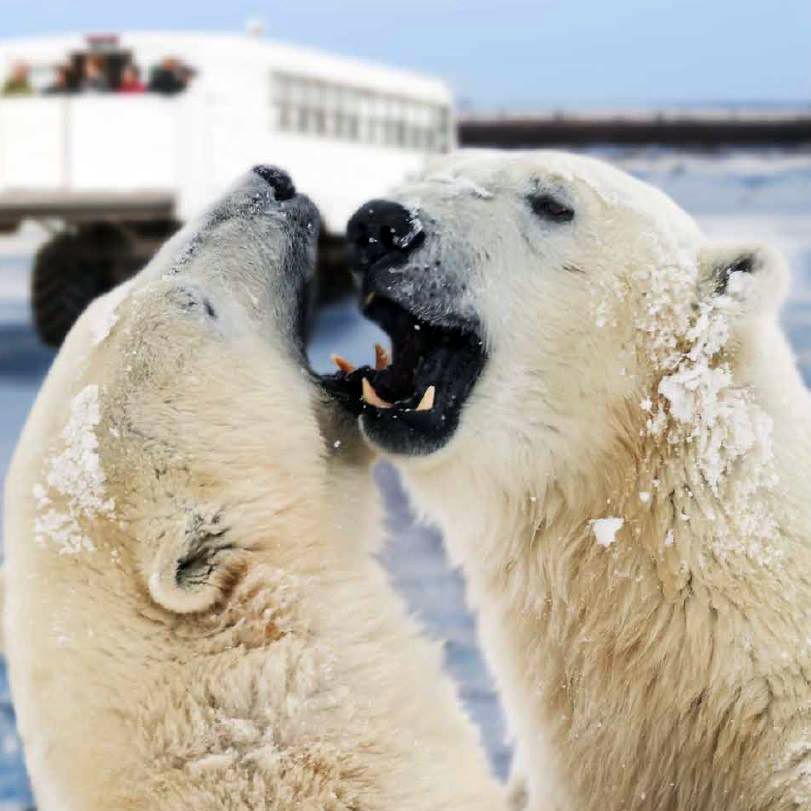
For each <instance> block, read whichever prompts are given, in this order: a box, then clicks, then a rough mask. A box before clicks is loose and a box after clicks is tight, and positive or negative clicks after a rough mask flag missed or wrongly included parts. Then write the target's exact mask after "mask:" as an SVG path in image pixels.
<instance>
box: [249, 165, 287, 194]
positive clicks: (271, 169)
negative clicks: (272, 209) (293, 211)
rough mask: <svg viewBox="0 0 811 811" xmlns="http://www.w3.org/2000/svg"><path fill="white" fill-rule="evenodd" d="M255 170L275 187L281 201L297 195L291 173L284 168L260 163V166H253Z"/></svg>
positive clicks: (275, 192)
mask: <svg viewBox="0 0 811 811" xmlns="http://www.w3.org/2000/svg"><path fill="white" fill-rule="evenodd" d="M253 171H254V172H256V174H257V175H259V177H261V178H262V180H264V181H265V182H266V183H267V184H268V185H269V186H270V187H271V188H272V189H273V193H274V194H275V196H276V199H277V200H278V201H279V202H280V203H281V202H282V201H283V200H291V199H292V198H293V197H295V196H296V187H295V186H294V185H293V181H292V180H291V179H290V175H288V174H287V172H285V171H284V170H283V169H279V168H278V167H277V166H267V165H266V164H263V163H260V164H259V166H254V167H253Z"/></svg>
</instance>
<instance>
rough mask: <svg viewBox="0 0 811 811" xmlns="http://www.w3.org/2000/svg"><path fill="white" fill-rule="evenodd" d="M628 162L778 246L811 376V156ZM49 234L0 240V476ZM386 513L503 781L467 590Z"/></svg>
mask: <svg viewBox="0 0 811 811" xmlns="http://www.w3.org/2000/svg"><path fill="white" fill-rule="evenodd" d="M600 154H601V155H602V156H604V157H609V158H610V159H611V160H614V161H615V162H616V163H618V164H619V165H620V166H622V167H624V168H626V169H627V170H629V171H631V172H633V173H634V174H637V175H638V176H640V177H642V178H643V179H645V180H648V181H649V182H651V183H654V184H655V185H658V186H660V187H661V188H663V189H664V190H665V191H667V192H668V193H670V194H671V195H672V196H673V197H675V198H676V200H677V201H678V202H679V203H681V204H682V205H683V206H684V207H685V208H687V209H688V210H689V211H690V212H692V213H693V214H694V215H695V216H696V217H698V219H699V221H700V222H701V224H702V226H703V227H704V229H705V231H706V232H707V233H708V235H710V236H712V237H717V238H730V239H760V240H764V241H766V242H769V243H771V244H772V245H774V246H776V247H778V248H780V249H781V250H782V251H783V252H784V253H785V254H786V255H787V256H788V258H789V261H790V264H791V267H792V270H793V273H794V280H793V287H792V294H791V298H790V301H789V303H788V305H787V306H786V309H785V312H784V323H785V325H786V329H787V330H788V332H789V334H790V336H791V340H792V343H793V346H794V348H795V351H796V353H797V355H798V357H799V359H800V362H801V364H802V365H803V370H804V373H805V375H806V379H807V380H811V151H808V152H799V151H797V152H791V153H789V152H785V151H768V152H767V151H734V152H719V153H708V154H700V155H698V154H690V153H681V152H678V151H673V150H654V149H645V150H635V151H627V150H602V151H601V152H600ZM39 239H41V234H40V233H39V232H38V231H37V230H36V229H34V228H27V229H25V230H24V232H22V233H21V234H19V235H16V236H14V237H9V238H3V239H0V474H2V475H3V476H4V475H5V469H6V466H7V464H8V460H9V458H10V455H11V452H12V449H13V447H14V443H15V441H16V437H17V434H18V432H19V430H20V428H21V427H22V424H23V421H24V420H25V415H26V413H27V411H28V408H29V406H30V405H31V402H32V401H33V398H34V397H35V395H36V392H37V388H38V387H39V385H40V382H41V381H42V378H43V376H44V374H45V372H46V371H47V369H48V365H49V363H50V360H51V357H52V355H51V353H50V352H49V351H48V350H46V349H43V348H42V347H41V346H39V344H38V343H37V340H36V338H35V336H34V334H33V332H32V330H31V327H30V325H29V314H28V282H29V279H28V272H29V267H30V260H31V256H32V253H33V251H34V250H35V248H36V245H37V243H38V241H39ZM378 337H379V334H378V333H377V331H376V330H375V329H374V328H373V327H372V326H371V325H369V324H366V323H365V322H363V321H361V320H360V319H359V318H358V317H357V316H356V315H355V313H354V310H353V308H352V306H351V305H348V304H346V305H337V306H334V307H331V308H330V309H328V310H327V311H325V312H324V313H323V314H322V316H321V319H320V321H319V324H318V328H317V330H316V335H315V342H314V346H313V349H312V360H313V363H314V365H315V366H316V368H319V369H326V368H328V364H329V360H328V359H329V354H330V353H331V352H336V351H337V352H339V353H340V354H343V355H345V356H347V357H348V358H350V359H352V360H355V361H361V360H364V361H368V360H369V359H370V356H371V351H372V345H373V342H374V341H375V340H376V339H378ZM378 481H379V483H380V485H381V487H382V489H383V492H384V496H385V499H386V504H387V507H388V514H389V534H390V537H391V540H390V543H389V544H388V546H387V550H386V553H385V561H386V564H387V566H388V568H389V571H390V572H391V575H392V579H393V581H394V583H395V585H396V586H397V588H398V589H400V591H401V592H402V593H403V594H404V595H405V598H406V599H407V601H408V603H409V605H410V606H411V607H412V609H413V611H414V612H415V613H416V614H417V616H418V617H419V618H420V619H421V620H422V622H423V623H424V624H425V626H426V629H427V630H428V632H429V633H430V634H432V635H433V636H434V637H436V638H437V639H440V640H442V642H443V644H444V648H445V653H446V662H447V666H448V669H449V671H450V672H451V674H452V675H453V677H454V678H455V679H456V681H457V682H458V684H459V687H460V691H461V694H462V697H463V699H464V701H465V703H466V705H467V706H468V708H469V710H470V712H471V713H472V715H473V716H474V718H475V720H476V722H477V723H478V724H479V726H480V728H481V730H482V735H483V739H484V741H485V744H486V746H487V749H488V752H489V753H490V756H491V760H492V763H493V767H494V769H495V770H496V772H497V773H498V774H499V775H500V776H502V777H503V776H505V775H506V773H507V771H508V767H509V760H510V747H509V741H508V740H507V739H506V736H505V731H504V725H503V720H502V716H501V710H500V708H499V705H498V701H497V698H496V695H495V693H494V691H493V686H492V682H491V680H490V678H489V676H488V674H487V672H486V670H485V667H484V665H483V663H482V659H481V656H480V654H479V651H478V648H477V646H476V640H475V625H474V623H473V620H472V619H471V617H470V616H469V615H468V613H467V612H466V611H465V607H464V584H463V582H462V580H461V578H460V577H459V576H458V575H457V574H455V573H453V572H451V571H449V569H448V567H447V565H446V562H445V558H444V554H443V551H442V543H441V539H440V538H439V536H438V535H437V533H436V532H434V531H433V530H431V529H430V528H426V527H422V526H419V525H417V524H415V522H414V520H413V517H412V515H411V513H410V511H409V508H408V505H407V502H406V499H405V498H404V496H403V494H402V492H401V490H400V489H399V487H398V484H397V480H396V477H395V476H394V474H393V472H392V471H391V470H390V469H387V468H382V469H380V470H379V471H378ZM7 692H8V691H7V686H6V684H5V671H4V670H3V669H0V811H11V809H20V808H25V807H27V806H28V805H29V804H30V802H31V799H30V794H29V792H28V788H27V783H26V778H25V772H24V768H23V766H22V758H21V753H20V747H19V743H18V741H17V738H16V736H15V734H14V720H13V712H12V708H11V705H10V702H9V700H8V695H7Z"/></svg>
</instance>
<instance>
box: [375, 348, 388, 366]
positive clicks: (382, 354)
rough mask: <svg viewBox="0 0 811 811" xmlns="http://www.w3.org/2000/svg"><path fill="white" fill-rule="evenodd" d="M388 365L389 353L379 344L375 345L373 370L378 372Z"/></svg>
mask: <svg viewBox="0 0 811 811" xmlns="http://www.w3.org/2000/svg"><path fill="white" fill-rule="evenodd" d="M388 365H389V353H388V352H386V350H385V349H384V348H383V347H382V346H380V344H375V369H377V371H378V372H380V371H382V370H383V369H385V368H386V367H387V366H388Z"/></svg>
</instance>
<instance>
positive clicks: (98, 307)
mask: <svg viewBox="0 0 811 811" xmlns="http://www.w3.org/2000/svg"><path fill="white" fill-rule="evenodd" d="M131 289H132V280H130V281H128V282H124V284H120V285H119V286H118V287H116V288H114V289H113V290H111V291H110V292H109V293H107V294H106V295H105V296H102V297H101V298H100V299H97V300H96V301H95V302H94V303H93V305H92V307H90V309H89V310H88V313H87V314H88V318H89V322H90V332H91V334H92V335H93V346H98V345H99V344H100V343H102V341H104V340H105V339H106V338H107V336H108V335H109V334H110V332H111V331H112V329H113V327H114V326H115V325H116V323H117V322H118V305H119V304H121V302H122V301H124V299H125V298H126V297H127V296H128V295H129V292H130V290H131Z"/></svg>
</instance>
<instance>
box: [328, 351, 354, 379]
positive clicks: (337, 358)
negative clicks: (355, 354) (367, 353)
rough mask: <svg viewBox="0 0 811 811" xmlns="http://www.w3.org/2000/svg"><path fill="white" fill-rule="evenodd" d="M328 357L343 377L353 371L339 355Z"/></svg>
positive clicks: (349, 364)
mask: <svg viewBox="0 0 811 811" xmlns="http://www.w3.org/2000/svg"><path fill="white" fill-rule="evenodd" d="M329 357H330V360H331V361H332V362H333V363H334V364H335V365H336V366H337V367H338V368H339V369H340V370H341V371H342V372H343V373H344V374H345V375H348V374H349V373H350V372H354V371H355V367H354V366H353V365H352V364H351V363H350V362H349V361H348V360H347V359H346V358H342V357H341V356H340V355H330V356H329Z"/></svg>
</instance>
